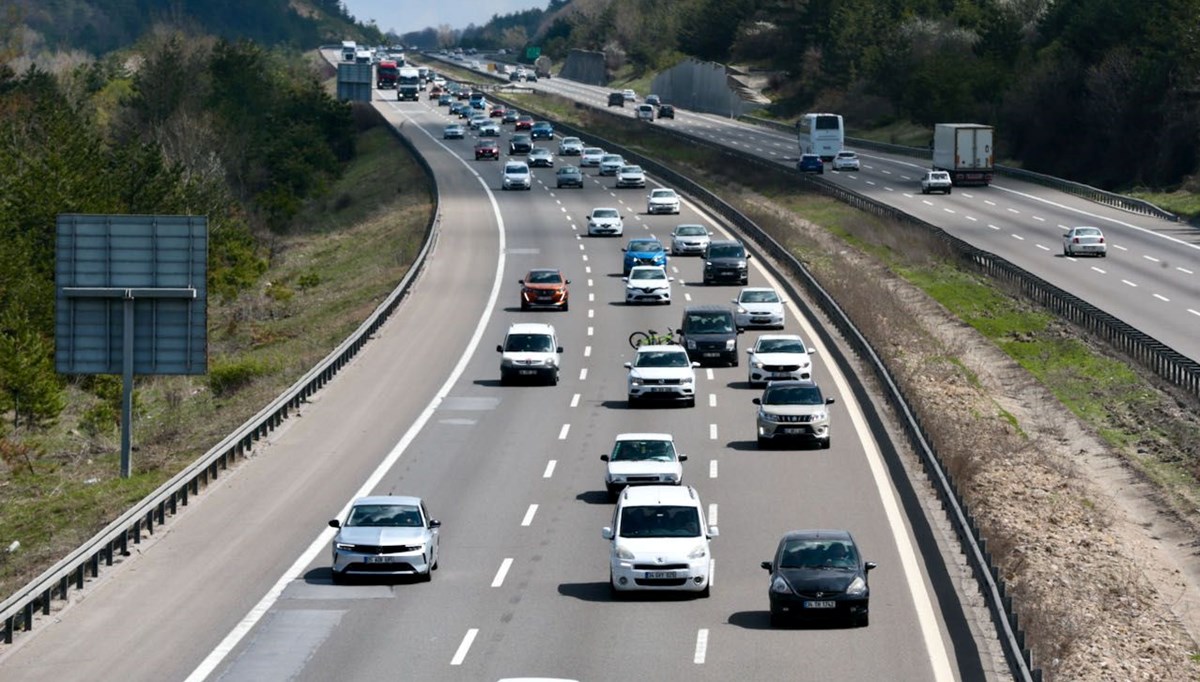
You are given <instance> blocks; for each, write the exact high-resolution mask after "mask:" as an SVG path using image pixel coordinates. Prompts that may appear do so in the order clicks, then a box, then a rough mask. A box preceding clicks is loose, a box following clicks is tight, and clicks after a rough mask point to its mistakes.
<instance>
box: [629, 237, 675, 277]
mask: <svg viewBox="0 0 1200 682" xmlns="http://www.w3.org/2000/svg"><path fill="white" fill-rule="evenodd" d="M621 250H622V251H624V252H625V264H624V267H623V268H622V274H626V275H628V274H629V271H630V270H632V269H633V266H635V265H660V266H662V267H664V268H665V267H666V266H667V250H666V249H664V248H663V245H662V242H660V241H658V240H657V239H654V238H653V237H651V238H649V239H646V238H639V239H630V240H629V244H628V245H626V246H625V248H623V249H621Z"/></svg>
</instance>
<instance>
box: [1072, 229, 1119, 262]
mask: <svg viewBox="0 0 1200 682" xmlns="http://www.w3.org/2000/svg"><path fill="white" fill-rule="evenodd" d="M1081 254H1086V255H1088V256H1099V257H1101V258H1104V257H1106V256H1108V244H1105V243H1104V233H1103V232H1101V231H1100V228H1098V227H1087V226H1083V227H1072V228H1071V229H1070V230H1067V233H1066V234H1064V235H1063V255H1064V256H1078V255H1081Z"/></svg>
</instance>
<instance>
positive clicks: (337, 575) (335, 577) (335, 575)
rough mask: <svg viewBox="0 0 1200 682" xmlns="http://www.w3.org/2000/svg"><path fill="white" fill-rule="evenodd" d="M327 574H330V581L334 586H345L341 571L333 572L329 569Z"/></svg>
mask: <svg viewBox="0 0 1200 682" xmlns="http://www.w3.org/2000/svg"><path fill="white" fill-rule="evenodd" d="M329 573H330V580H331V581H332V582H333V584H334V585H345V584H346V576H345V575H344V574H343V573H342V572H341V571H335V570H333V569H330V570H329Z"/></svg>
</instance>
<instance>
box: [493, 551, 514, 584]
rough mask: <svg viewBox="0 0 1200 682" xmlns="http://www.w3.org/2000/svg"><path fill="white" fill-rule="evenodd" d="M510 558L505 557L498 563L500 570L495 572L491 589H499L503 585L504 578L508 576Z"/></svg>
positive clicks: (510, 563) (510, 565) (510, 564)
mask: <svg viewBox="0 0 1200 682" xmlns="http://www.w3.org/2000/svg"><path fill="white" fill-rule="evenodd" d="M512 562H513V560H512V557H507V558H505V559H504V561H501V562H500V570H498V571H496V577H495V578H492V587H500V586H501V585H503V584H504V577H505V576H506V575H508V569H510V568H512Z"/></svg>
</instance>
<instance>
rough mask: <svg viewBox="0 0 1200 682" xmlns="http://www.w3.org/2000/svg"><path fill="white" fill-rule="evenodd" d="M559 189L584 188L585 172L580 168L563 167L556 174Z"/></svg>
mask: <svg viewBox="0 0 1200 682" xmlns="http://www.w3.org/2000/svg"><path fill="white" fill-rule="evenodd" d="M554 181H555V185H556V186H557V187H560V188H561V187H581V188H582V187H583V171H581V170H579V167H578V166H563V167H562V168H559V169H558V172H557V173H555V174H554Z"/></svg>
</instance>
